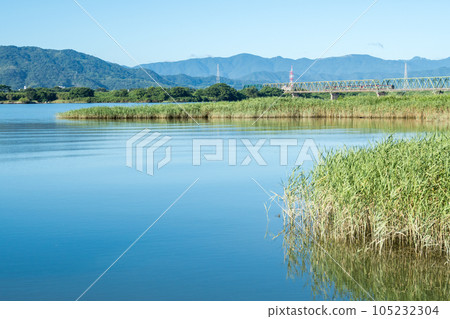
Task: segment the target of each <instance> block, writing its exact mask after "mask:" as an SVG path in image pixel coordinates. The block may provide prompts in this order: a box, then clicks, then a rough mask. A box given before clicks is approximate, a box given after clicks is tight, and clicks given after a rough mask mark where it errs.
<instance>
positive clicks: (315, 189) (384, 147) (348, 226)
mask: <svg viewBox="0 0 450 319" xmlns="http://www.w3.org/2000/svg"><path fill="white" fill-rule="evenodd" d="M284 200H285V203H286V207H287V208H286V213H287V214H289V215H290V216H293V218H294V220H295V225H296V227H301V228H302V233H303V234H304V236H306V237H308V238H312V239H313V240H318V241H322V242H327V241H336V242H346V243H354V244H362V246H363V247H364V248H365V249H373V250H377V251H379V252H381V251H383V250H386V249H387V250H391V249H394V248H408V249H412V250H413V251H415V252H416V253H419V254H422V253H431V252H433V253H437V254H440V255H445V256H449V255H450V134H449V133H435V134H428V135H422V136H416V137H414V138H412V139H409V140H407V139H399V140H396V139H394V138H392V137H389V138H387V139H385V140H383V141H381V142H378V143H375V144H372V145H371V146H369V147H367V148H343V149H339V150H336V151H330V152H328V153H327V154H325V156H324V157H323V159H322V162H321V163H320V164H319V165H316V166H315V167H314V169H312V170H311V171H310V172H309V173H305V172H304V171H302V170H300V169H297V170H295V171H294V173H293V175H292V176H291V178H290V179H289V183H288V185H287V186H286V187H285V194H284ZM294 220H290V222H291V223H294Z"/></svg>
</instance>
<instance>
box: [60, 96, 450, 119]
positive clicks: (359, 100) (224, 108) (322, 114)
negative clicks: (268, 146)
mask: <svg viewBox="0 0 450 319" xmlns="http://www.w3.org/2000/svg"><path fill="white" fill-rule="evenodd" d="M185 111H186V112H185ZM188 114H189V115H188ZM191 116H192V117H193V118H204V119H213V118H259V117H260V116H261V117H262V118H373V119H375V118H379V119H381V118H386V119H426V120H448V119H450V94H440V95H419V94H418V95H404V96H400V95H387V96H383V97H379V98H377V97H375V96H350V97H345V98H342V99H338V100H335V101H331V100H323V99H312V98H291V97H283V98H279V99H277V98H255V99H247V100H242V101H238V102H215V103H212V102H211V103H192V104H182V105H181V106H180V105H177V104H169V103H166V104H158V105H150V106H135V107H124V106H114V107H106V106H100V107H99V106H98V107H89V108H83V109H78V110H71V111H67V112H64V113H60V114H58V117H59V118H64V119H107V120H119V119H121V120H133V119H190V117H191Z"/></svg>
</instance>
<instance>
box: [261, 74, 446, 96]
mask: <svg viewBox="0 0 450 319" xmlns="http://www.w3.org/2000/svg"><path fill="white" fill-rule="evenodd" d="M263 86H270V87H276V88H279V89H282V90H284V91H285V92H291V93H326V92H379V91H445V90H450V76H441V77H420V78H407V79H405V78H394V79H384V80H372V79H369V80H341V81H316V82H296V83H294V84H292V85H291V84H290V83H266V84H263Z"/></svg>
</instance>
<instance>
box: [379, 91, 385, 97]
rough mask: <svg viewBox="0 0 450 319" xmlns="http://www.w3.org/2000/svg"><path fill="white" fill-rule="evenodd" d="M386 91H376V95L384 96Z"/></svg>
mask: <svg viewBox="0 0 450 319" xmlns="http://www.w3.org/2000/svg"><path fill="white" fill-rule="evenodd" d="M386 94H387V93H386V92H384V91H377V97H380V96H385V95H386Z"/></svg>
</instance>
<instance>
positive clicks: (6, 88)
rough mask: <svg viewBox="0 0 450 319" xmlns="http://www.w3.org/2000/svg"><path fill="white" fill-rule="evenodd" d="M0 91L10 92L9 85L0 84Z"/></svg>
mask: <svg viewBox="0 0 450 319" xmlns="http://www.w3.org/2000/svg"><path fill="white" fill-rule="evenodd" d="M0 92H11V87H10V86H9V85H5V84H0Z"/></svg>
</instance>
